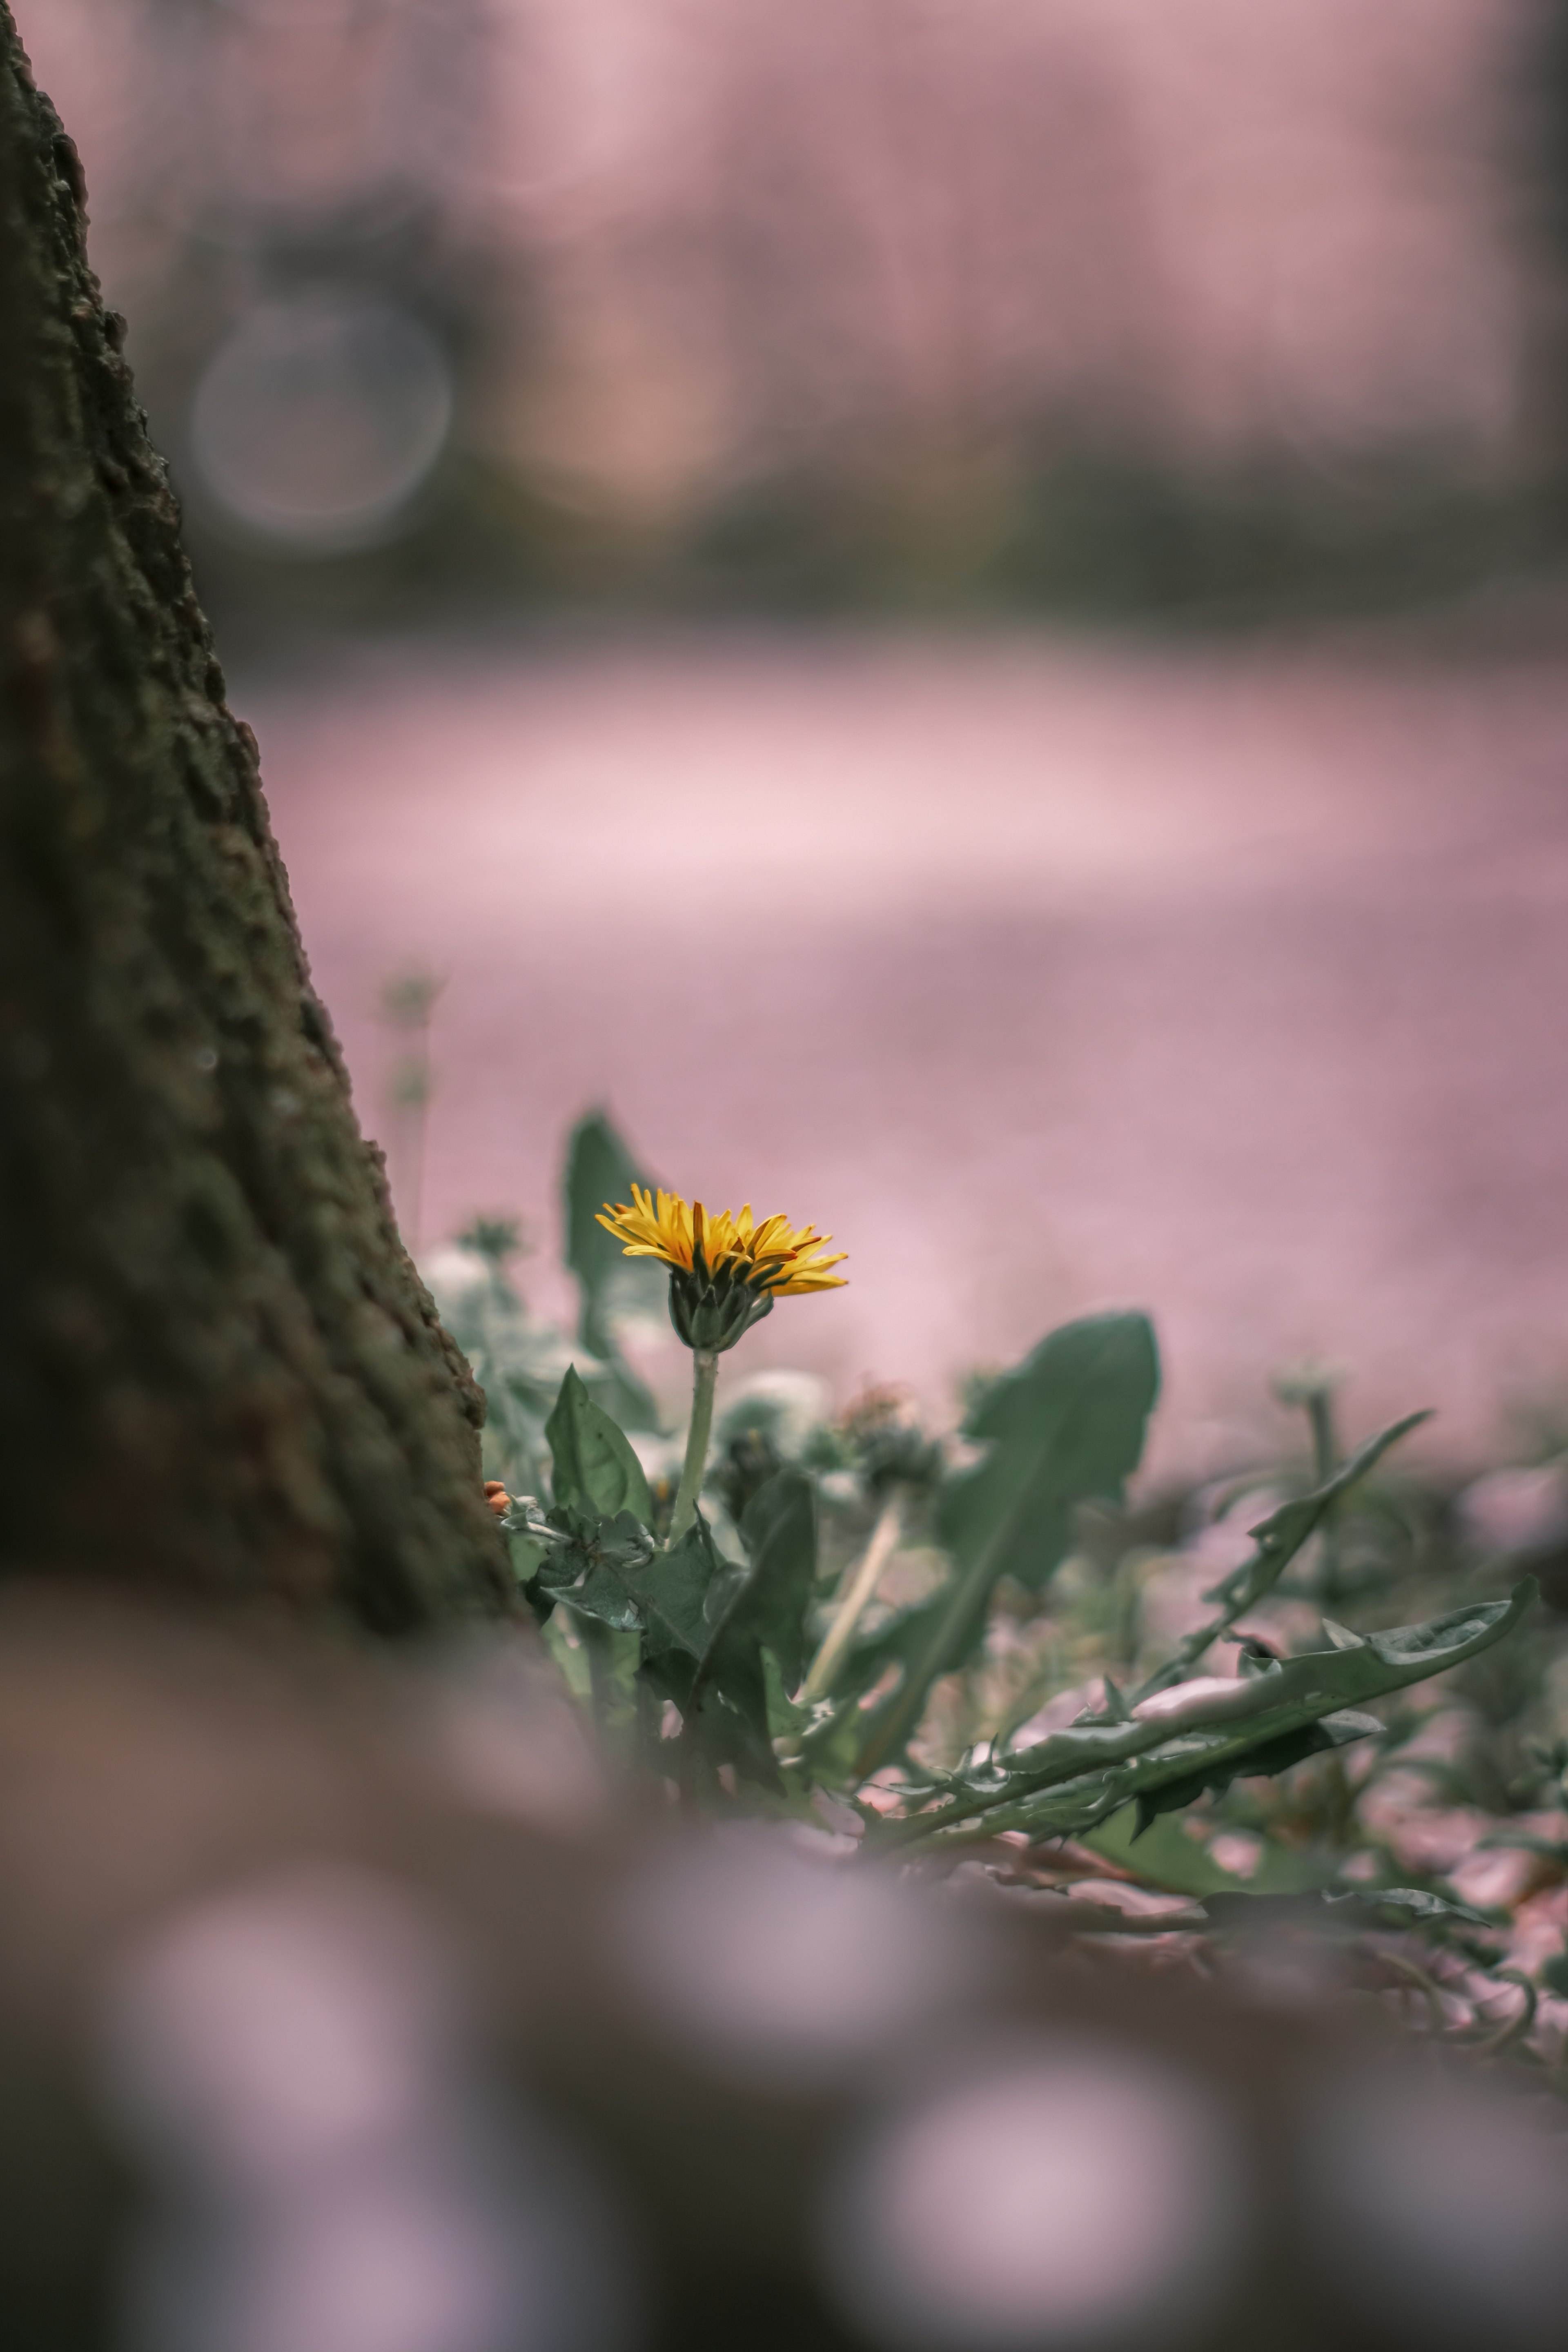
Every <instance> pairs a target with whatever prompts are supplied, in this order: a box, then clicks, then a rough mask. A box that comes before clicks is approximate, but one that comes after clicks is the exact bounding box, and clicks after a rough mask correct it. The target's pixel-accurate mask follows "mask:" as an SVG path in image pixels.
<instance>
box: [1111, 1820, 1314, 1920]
mask: <svg viewBox="0 0 1568 2352" xmlns="http://www.w3.org/2000/svg"><path fill="white" fill-rule="evenodd" d="M1134 1840H1136V1844H1134ZM1078 1843H1079V1844H1080V1845H1086V1846H1088V1848H1089V1852H1090V1853H1098V1854H1102V1855H1103V1856H1104V1858H1105V1860H1106V1861H1107V1862H1114V1863H1119V1864H1121V1867H1122V1868H1123V1869H1124V1870H1131V1871H1135V1872H1136V1873H1137V1874H1138V1876H1139V1877H1140V1878H1141V1879H1143V1880H1144V1881H1146V1882H1147V1883H1148V1884H1149V1885H1152V1886H1158V1887H1162V1888H1163V1889H1165V1890H1166V1891H1167V1892H1168V1893H1171V1894H1173V1895H1199V1896H1201V1897H1202V1898H1203V1899H1204V1900H1205V1902H1207V1900H1208V1899H1209V1897H1210V1896H1211V1895H1236V1896H1237V1899H1238V1900H1240V1899H1250V1898H1251V1897H1253V1896H1255V1895H1260V1894H1267V1895H1287V1894H1291V1895H1293V1894H1297V1893H1302V1892H1308V1891H1310V1892H1313V1893H1315V1892H1316V1891H1317V1889H1318V1888H1319V1887H1320V1886H1321V1885H1324V1884H1325V1883H1326V1882H1328V1881H1329V1880H1331V1878H1332V1877H1333V1875H1334V1872H1335V1869H1336V1867H1337V1864H1338V1860H1339V1857H1338V1856H1337V1855H1335V1854H1329V1853H1301V1852H1300V1851H1299V1850H1298V1849H1297V1848H1296V1847H1293V1846H1286V1845H1280V1844H1279V1843H1277V1842H1276V1841H1274V1840H1272V1839H1266V1840H1265V1841H1264V1847H1263V1853H1262V1856H1261V1858H1260V1860H1259V1862H1258V1867H1257V1869H1256V1870H1255V1871H1252V1872H1249V1873H1248V1874H1247V1877H1246V1878H1238V1877H1237V1875H1236V1874H1235V1872H1234V1871H1228V1870H1222V1869H1221V1868H1220V1866H1219V1864H1218V1863H1217V1862H1215V1858H1214V1856H1213V1854H1212V1853H1210V1852H1209V1851H1208V1849H1207V1848H1206V1847H1205V1846H1204V1845H1201V1844H1200V1843H1199V1842H1198V1840H1197V1839H1196V1838H1192V1837H1189V1836H1188V1835H1187V1833H1186V1832H1185V1831H1184V1829H1182V1828H1181V1827H1180V1825H1179V1824H1178V1823H1177V1822H1175V1821H1174V1820H1173V1819H1172V1817H1171V1816H1170V1815H1169V1814H1168V1813H1166V1814H1162V1815H1161V1817H1160V1818H1159V1820H1157V1821H1155V1822H1151V1823H1150V1824H1149V1825H1148V1827H1147V1829H1146V1830H1145V1831H1142V1832H1141V1831H1140V1830H1139V1827H1138V1808H1137V1806H1136V1805H1135V1804H1132V1805H1123V1807H1122V1808H1121V1811H1120V1812H1117V1813H1113V1814H1112V1815H1111V1817H1110V1820H1109V1821H1107V1822H1102V1823H1101V1824H1100V1828H1099V1829H1097V1830H1086V1831H1085V1832H1084V1833H1083V1835H1082V1837H1081V1838H1080V1839H1079V1841H1078Z"/></svg>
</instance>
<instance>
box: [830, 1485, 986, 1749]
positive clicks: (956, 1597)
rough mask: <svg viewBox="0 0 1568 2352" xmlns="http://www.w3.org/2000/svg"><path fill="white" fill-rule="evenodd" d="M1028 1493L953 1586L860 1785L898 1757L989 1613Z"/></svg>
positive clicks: (879, 1729)
mask: <svg viewBox="0 0 1568 2352" xmlns="http://www.w3.org/2000/svg"><path fill="white" fill-rule="evenodd" d="M1026 1499H1027V1497H1026V1495H1025V1496H1020V1497H1019V1499H1018V1501H1017V1502H1016V1503H1015V1504H1014V1506H1013V1508H1012V1509H1011V1510H1010V1511H1008V1512H1007V1513H1006V1514H1005V1517H1004V1518H1003V1519H1002V1522H1001V1524H1000V1526H998V1527H997V1528H995V1529H994V1531H993V1533H992V1536H991V1540H990V1541H989V1543H987V1544H986V1545H984V1548H983V1549H982V1550H981V1551H980V1553H979V1554H978V1556H977V1557H976V1559H974V1561H973V1564H972V1565H971V1566H970V1567H969V1568H968V1569H967V1570H965V1571H964V1573H963V1575H962V1576H960V1577H959V1578H958V1580H957V1581H956V1582H955V1583H954V1584H953V1585H952V1589H951V1591H950V1592H949V1594H948V1601H947V1606H946V1608H945V1609H944V1610H943V1611H942V1616H941V1618H940V1620H939V1621H938V1623H937V1626H936V1630H935V1631H934V1633H932V1634H931V1639H930V1641H929V1642H928V1643H926V1646H925V1649H924V1651H923V1652H922V1653H921V1656H920V1658H919V1659H918V1660H917V1662H916V1663H915V1664H914V1665H913V1666H911V1667H910V1669H909V1671H908V1672H907V1673H906V1675H905V1676H904V1679H903V1681H902V1682H901V1683H900V1685H899V1687H898V1689H897V1690H896V1691H895V1692H894V1693H893V1696H892V1697H891V1698H890V1699H889V1702H888V1705H887V1707H886V1709H885V1710H884V1712H883V1714H882V1716H881V1717H880V1719H879V1721H878V1722H877V1723H876V1725H875V1726H874V1727H873V1729H872V1731H871V1735H870V1737H869V1738H868V1740H867V1742H866V1745H865V1747H864V1748H862V1749H861V1751H860V1754H859V1756H858V1758H857V1759H856V1763H855V1785H856V1786H857V1788H858V1786H859V1785H860V1783H861V1781H863V1780H869V1779H870V1777H871V1775H872V1773H873V1772H875V1771H876V1770H877V1769H878V1767H879V1765H882V1764H885V1763H886V1762H887V1761H888V1759H889V1757H892V1756H896V1755H897V1754H898V1752H899V1750H900V1748H902V1746H903V1744H904V1742H905V1740H906V1739H907V1738H909V1737H910V1733H911V1732H912V1731H913V1730H914V1728H915V1727H916V1725H917V1724H918V1723H919V1721H920V1719H921V1716H922V1715H923V1714H924V1712H925V1704H926V1700H927V1698H928V1697H929V1696H930V1694H931V1685H932V1684H933V1683H934V1682H935V1681H936V1680H937V1678H938V1676H939V1675H941V1674H942V1672H943V1671H944V1669H945V1667H946V1665H947V1659H948V1654H949V1652H950V1651H951V1650H952V1646H953V1644H954V1643H955V1642H956V1641H957V1640H958V1638H959V1636H960V1634H961V1633H963V1629H964V1627H965V1626H966V1625H967V1624H968V1623H969V1622H970V1620H971V1619H972V1618H973V1616H974V1615H975V1614H976V1613H977V1612H978V1613H979V1614H981V1615H984V1610H985V1604H986V1602H987V1601H989V1599H990V1597H991V1588H992V1586H993V1585H994V1583H995V1581H996V1578H997V1575H998V1573H999V1569H998V1562H999V1561H1000V1560H1001V1559H1002V1558H1003V1556H1004V1546H1005V1545H1006V1544H1007V1543H1008V1542H1010V1541H1011V1539H1012V1537H1013V1535H1014V1533H1015V1532H1016V1528H1017V1524H1018V1521H1019V1519H1020V1517H1022V1515H1023V1509H1024V1506H1025V1503H1026Z"/></svg>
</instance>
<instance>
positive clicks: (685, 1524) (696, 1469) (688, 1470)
mask: <svg viewBox="0 0 1568 2352" xmlns="http://www.w3.org/2000/svg"><path fill="white" fill-rule="evenodd" d="M718 1378H719V1359H718V1357H717V1356H716V1355H715V1356H709V1355H703V1354H702V1353H701V1352H700V1351H699V1350H694V1351H693V1353H692V1358H691V1426H690V1428H689V1430H688V1431H687V1433H686V1459H685V1461H684V1462H683V1463H682V1464H681V1465H680V1484H679V1486H678V1487H677V1488H676V1490H675V1508H674V1510H673V1512H672V1513H671V1514H670V1520H669V1540H670V1542H671V1543H672V1544H678V1543H679V1541H680V1538H681V1537H682V1536H683V1535H684V1534H685V1533H686V1530H687V1528H689V1526H690V1525H691V1522H692V1520H693V1519H694V1518H695V1517H696V1516H697V1497H698V1496H699V1495H700V1493H701V1491H702V1474H703V1472H704V1471H705V1470H706V1469H707V1467H708V1442H709V1439H710V1437H711V1436H712V1434H713V1390H714V1385H715V1383H716V1381H718Z"/></svg>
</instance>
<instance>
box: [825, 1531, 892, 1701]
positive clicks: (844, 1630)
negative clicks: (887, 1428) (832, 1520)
mask: <svg viewBox="0 0 1568 2352" xmlns="http://www.w3.org/2000/svg"><path fill="white" fill-rule="evenodd" d="M902 1530H903V1503H902V1499H901V1496H900V1491H899V1489H898V1487H897V1486H895V1487H894V1488H893V1491H892V1493H891V1494H890V1495H889V1497H888V1499H887V1501H886V1502H885V1503H884V1504H883V1506H882V1508H881V1512H880V1515H879V1517H878V1520H877V1524H876V1526H875V1527H874V1528H872V1530H871V1540H870V1542H869V1543H868V1545H867V1546H866V1549H865V1552H864V1554H863V1555H862V1557H861V1559H860V1561H859V1564H858V1567H857V1568H856V1569H855V1570H853V1572H852V1574H851V1576H850V1578H849V1581H848V1583H847V1587H846V1590H845V1593H844V1598H843V1599H842V1600H841V1601H840V1602H839V1604H838V1607H837V1610H836V1612H834V1618H833V1622H832V1624H831V1625H830V1626H829V1627H828V1629H827V1632H826V1635H825V1636H824V1639H823V1643H822V1647H821V1648H820V1649H819V1650H818V1652H817V1654H816V1657H815V1658H814V1659H813V1660H812V1662H811V1672H810V1673H809V1674H808V1675H806V1678H805V1682H804V1684H803V1685H801V1693H800V1698H801V1704H802V1706H810V1704H811V1702H812V1701H813V1700H814V1699H819V1698H826V1696H827V1694H828V1692H829V1691H830V1690H831V1689H832V1687H833V1677H834V1675H836V1674H837V1672H838V1667H839V1664H840V1662H841V1660H842V1658H843V1656H844V1653H845V1651H846V1650H847V1648H848V1647H849V1644H850V1643H851V1641H852V1640H853V1639H854V1635H855V1628H856V1626H857V1625H858V1623H859V1622H860V1620H861V1618H862V1617H863V1616H864V1614H865V1612H866V1611H867V1609H868V1607H869V1605H870V1602H871V1599H872V1596H873V1594H874V1593H875V1592H876V1590H877V1587H878V1585H879V1583H880V1582H881V1580H882V1570H884V1568H886V1566H887V1564H888V1562H889V1559H890V1558H891V1557H892V1554H893V1552H894V1550H895V1549H896V1548H897V1545H898V1540H899V1537H900V1534H901V1532H902Z"/></svg>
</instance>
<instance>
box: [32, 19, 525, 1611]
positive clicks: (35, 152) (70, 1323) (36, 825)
mask: <svg viewBox="0 0 1568 2352" xmlns="http://www.w3.org/2000/svg"><path fill="white" fill-rule="evenodd" d="M123 333H124V322H123V321H122V320H120V319H118V318H117V317H115V316H114V315H113V314H112V313H106V312H105V310H104V308H103V305H102V302H101V300H100V295H99V289H98V285H97V281H96V280H95V278H93V276H92V274H91V272H90V271H89V268H88V266H87V258H86V249H85V211H84V202H83V189H82V181H81V171H80V165H79V162H78V159H77V155H76V151H75V149H74V148H73V146H72V145H71V142H70V141H69V140H68V138H67V137H66V136H65V134H64V133H63V131H61V129H60V125H59V122H58V118H57V117H56V115H55V113H54V110H53V109H52V108H51V107H50V105H49V103H48V101H47V99H45V98H44V97H42V96H41V95H40V94H39V93H38V92H37V90H36V89H35V88H34V86H33V82H32V79H31V76H30V74H29V72H28V69H27V66H26V58H25V57H24V55H23V53H22V50H21V47H20V45H19V42H18V39H17V36H16V27H15V26H14V24H13V22H12V19H11V16H10V14H9V11H8V9H7V8H6V6H5V0H0V1565H3V1566H4V1567H5V1569H6V1570H14V1569H16V1568H26V1569H31V1570H44V1571H47V1572H51V1573H52V1572H61V1571H85V1572H88V1573H96V1574H100V1575H110V1576H112V1577H114V1578H115V1579H117V1580H121V1581H126V1580H132V1581H135V1580H139V1581H142V1582H143V1583H149V1582H153V1583H160V1584H163V1585H165V1586H166V1585H169V1584H171V1583H172V1584H174V1585H176V1586H180V1587H184V1588H188V1589H194V1590H200V1591H207V1592H210V1593H215V1594H218V1593H233V1594H247V1593H249V1594H267V1595H271V1596H278V1597H282V1598H285V1599H288V1600H290V1601H294V1602H296V1603H298V1604H300V1605H301V1606H304V1607H306V1608H309V1609H314V1610H321V1611H324V1612H329V1613H331V1612H340V1613H347V1614H348V1615H351V1616H353V1617H357V1618H358V1619H360V1620H361V1621H362V1622H365V1623H368V1624H370V1625H372V1626H374V1627H376V1628H378V1629H382V1630H386V1631H396V1630H400V1629H403V1628H413V1627H416V1626H419V1625H421V1624H425V1623H428V1622H433V1621H436V1620H438V1619H440V1618H442V1617H445V1616H450V1615H452V1614H454V1613H463V1612H474V1611H495V1610H499V1609H500V1608H502V1607H503V1606H504V1605H505V1600H506V1594H507V1590H508V1578H507V1573H506V1568H505V1563H504V1559H503V1558H502V1548H501V1542H500V1537H499V1535H498V1533H497V1531H496V1528H495V1524H494V1521H493V1519H492V1518H491V1517H490V1515H489V1511H488V1510H487V1509H486V1507H485V1505H484V1503H483V1500H482V1497H481V1494H480V1484H479V1423H480V1421H481V1418H482V1412H483V1406H482V1400H481V1399H480V1397H479V1392H478V1391H477V1389H476V1388H475V1386H474V1383H473V1381H472V1379H471V1377H470V1375H469V1373H468V1367H467V1365H466V1364H465V1363H464V1361H463V1360H462V1358H461V1356H460V1355H459V1354H458V1350H457V1349H456V1348H455V1347H454V1346H453V1344H452V1342H451V1341H450V1340H449V1339H447V1335H446V1334H445V1333H444V1332H443V1331H442V1329H441V1328H440V1326H439V1323H438V1322H437V1317H436V1313H435V1309H434V1307H433V1306H432V1304H431V1301H430V1299H429V1297H427V1295H426V1292H425V1291H424V1289H423V1288H422V1286H421V1285H420V1283H419V1281H418V1278H417V1276H416V1274H415V1272H414V1269H413V1267H412V1266H411V1265H410V1264H409V1262H408V1259H407V1257H406V1255H405V1253H404V1250H403V1248H402V1245H401V1244H400V1242H399V1240H398V1238H397V1234H396V1231H395V1226H394V1224H393V1221H392V1217H391V1213H390V1210H389V1207H388V1202H387V1196H386V1190H385V1185H384V1177H383V1172H382V1168H381V1162H380V1157H379V1154H377V1153H376V1152H375V1151H374V1150H373V1149H372V1148H371V1147H369V1146H367V1145H366V1143H365V1142H364V1141H363V1139H362V1137H361V1136H360V1134H359V1131H358V1129H357V1128H356V1126H355V1123H354V1118H353V1111H352V1109H351V1108H350V1104H349V1097H348V1087H347V1082H346V1079H345V1076H344V1072H343V1067H342V1060H341V1057H340V1055H339V1053H338V1049H337V1045H336V1043H335V1041H334V1039H333V1036H332V1034H331V1027H330V1024H329V1023H328V1020H327V1017H326V1014H325V1013H324V1012H323V1010H322V1008H321V1004H320V1003H319V1002H318V1000H317V998H316V996H315V994H314V993H313V992H312V990H311V987H310V978H309V974H308V971H307V968H306V964H305V961H304V957H303V954H302V952H301V950H300V940H299V935H298V932H297V930H296V928H295V924H294V919H293V913H292V909H291V908H290V906H289V892H288V885H287V882H286V880H285V877H284V874H283V869H282V866H281V865H280V863H279V857H278V853H277V850H276V848H275V846H274V845H273V841H272V837H271V835H270V832H269V830H268V821H267V812H266V807H265V804H264V802H263V799H262V794H261V787H260V781H259V777H258V769H257V753H256V745H255V741H254V739H253V738H252V737H251V735H250V732H249V730H248V729H247V728H246V727H244V726H243V725H240V724H238V723H237V721H236V720H235V719H233V718H232V717H231V716H230V715H229V712H228V710H227V709H226V707H225V703H224V683H223V675H222V672H221V670H220V669H219V667H218V664H217V661H216V657H215V656H214V652H213V646H212V639H211V635H210V634H209V632H208V629H207V625H206V623H205V619H204V617H203V615H202V613H201V610H200V608H199V606H198V605H197V603H196V600H195V594H194V593H193V590H192V586H191V579H190V573H189V571H188V568H187V566H186V562H185V559H184V553H183V551H182V549H181V545H180V538H179V518H178V513H177V510H176V508H175V505H174V499H173V497H172V496H171V493H170V489H169V486H168V480H167V476H166V473H165V469H164V467H163V461H162V459H161V458H160V457H158V456H157V455H156V453H155V452H154V451H153V448H152V446H151V445H150V444H149V442H148V439H147V436H146V429H145V419H144V418H143V416H142V412H141V410H140V409H139V408H138V406H137V404H136V401H135V397H134V394H133V390H132V381H131V375H130V371H129V370H128V368H127V367H126V365H125V362H124V361H123V360H122V359H121V356H120V346H121V341H122V339H123Z"/></svg>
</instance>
